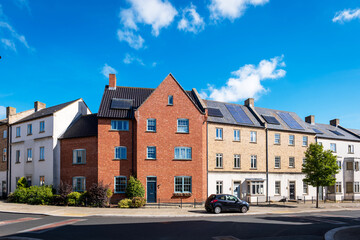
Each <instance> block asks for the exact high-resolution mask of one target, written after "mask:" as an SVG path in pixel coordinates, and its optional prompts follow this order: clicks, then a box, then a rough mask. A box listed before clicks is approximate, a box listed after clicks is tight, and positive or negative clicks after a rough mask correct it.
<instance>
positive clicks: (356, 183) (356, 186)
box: [354, 182, 360, 193]
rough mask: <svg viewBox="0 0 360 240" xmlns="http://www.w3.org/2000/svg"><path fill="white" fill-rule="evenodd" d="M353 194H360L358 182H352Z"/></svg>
mask: <svg viewBox="0 0 360 240" xmlns="http://www.w3.org/2000/svg"><path fill="white" fill-rule="evenodd" d="M354 192H356V193H358V192H360V185H359V182H354Z"/></svg>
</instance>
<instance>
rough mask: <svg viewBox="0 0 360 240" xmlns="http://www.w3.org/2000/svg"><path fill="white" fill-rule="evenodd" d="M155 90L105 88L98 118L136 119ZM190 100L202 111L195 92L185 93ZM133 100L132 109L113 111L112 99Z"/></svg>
mask: <svg viewBox="0 0 360 240" xmlns="http://www.w3.org/2000/svg"><path fill="white" fill-rule="evenodd" d="M154 90H155V89H154V88H137V87H116V89H115V90H109V86H108V85H106V86H105V90H104V94H103V96H102V99H101V103H100V107H99V111H98V115H97V116H98V117H106V118H128V119H132V118H134V111H135V110H136V109H137V108H138V107H139V106H140V105H141V104H142V103H143V102H145V100H146V99H147V98H148V97H149V96H150V95H151V93H152V92H153V91H154ZM185 92H186V93H187V94H188V96H189V97H190V99H191V100H192V101H193V102H194V103H195V105H196V106H198V107H199V109H201V110H202V107H201V104H200V103H199V101H198V100H197V98H196V96H195V93H194V92H193V91H185ZM114 98H117V99H131V100H133V104H132V108H131V109H129V110H128V109H112V108H111V101H112V99H114Z"/></svg>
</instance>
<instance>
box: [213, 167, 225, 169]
mask: <svg viewBox="0 0 360 240" xmlns="http://www.w3.org/2000/svg"><path fill="white" fill-rule="evenodd" d="M215 169H224V168H223V167H215Z"/></svg>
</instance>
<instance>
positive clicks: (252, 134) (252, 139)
mask: <svg viewBox="0 0 360 240" xmlns="http://www.w3.org/2000/svg"><path fill="white" fill-rule="evenodd" d="M250 142H251V143H256V142H257V132H256V131H251V132H250Z"/></svg>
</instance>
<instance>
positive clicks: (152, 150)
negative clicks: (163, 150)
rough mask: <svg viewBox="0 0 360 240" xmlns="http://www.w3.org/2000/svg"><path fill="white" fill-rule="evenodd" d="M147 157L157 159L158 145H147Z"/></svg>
mask: <svg viewBox="0 0 360 240" xmlns="http://www.w3.org/2000/svg"><path fill="white" fill-rule="evenodd" d="M146 158H147V159H156V147H147V148H146Z"/></svg>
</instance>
